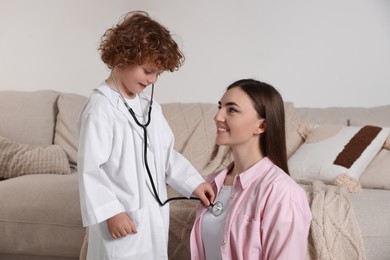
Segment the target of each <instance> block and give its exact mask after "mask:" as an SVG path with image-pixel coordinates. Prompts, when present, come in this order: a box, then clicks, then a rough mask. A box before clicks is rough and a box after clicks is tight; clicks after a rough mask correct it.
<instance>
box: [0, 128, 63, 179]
mask: <svg viewBox="0 0 390 260" xmlns="http://www.w3.org/2000/svg"><path fill="white" fill-rule="evenodd" d="M38 173H52V174H69V173H70V166H69V162H68V158H67V156H66V154H65V152H64V150H63V149H62V148H61V146H59V145H49V146H46V147H32V146H30V145H27V144H20V143H17V142H15V141H11V140H9V139H7V138H5V137H2V136H0V177H3V178H6V179H9V178H13V177H17V176H22V175H27V174H38Z"/></svg>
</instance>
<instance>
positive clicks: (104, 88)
mask: <svg viewBox="0 0 390 260" xmlns="http://www.w3.org/2000/svg"><path fill="white" fill-rule="evenodd" d="M96 90H97V91H99V92H100V93H102V94H103V95H104V96H105V97H106V98H107V99H108V101H109V102H110V103H111V104H112V106H113V107H115V108H117V109H118V110H119V111H120V112H122V114H123V115H124V116H125V117H126V118H127V119H128V120H129V122H130V123H131V125H132V126H133V129H135V130H136V132H137V133H138V134H139V135H140V137H142V138H143V134H144V133H143V129H142V128H141V127H140V126H139V125H137V123H136V122H135V121H134V118H133V117H132V116H131V115H130V112H129V110H127V108H126V106H125V104H124V103H123V101H122V99H121V96H120V94H119V92H118V91H116V90H115V89H113V88H111V87H110V86H108V85H107V83H106V82H103V83H102V84H101V85H100V86H99V87H98V88H97V89H96ZM139 98H140V100H141V106H142V110H143V111H146V113H147V112H148V110H149V108H148V107H149V98H148V95H146V94H144V93H140V94H139ZM145 120H147V114H146V119H145ZM152 126H153V119H152V120H151V122H150V125H149V126H148V128H149V127H152Z"/></svg>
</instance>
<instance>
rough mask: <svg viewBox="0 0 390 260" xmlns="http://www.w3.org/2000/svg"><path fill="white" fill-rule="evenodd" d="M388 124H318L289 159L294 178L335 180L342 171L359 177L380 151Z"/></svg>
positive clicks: (386, 133) (386, 135) (387, 130)
mask: <svg viewBox="0 0 390 260" xmlns="http://www.w3.org/2000/svg"><path fill="white" fill-rule="evenodd" d="M388 136H389V129H388V128H381V127H377V126H370V125H366V126H362V127H357V126H337V125H334V126H332V125H327V126H325V125H324V126H318V127H316V128H314V129H312V130H311V131H310V133H309V135H308V136H307V138H306V141H305V143H304V144H302V145H301V146H300V147H299V148H298V150H297V151H296V152H295V153H294V154H293V155H292V156H291V158H290V159H289V161H288V163H289V170H290V174H291V176H292V177H293V178H294V179H306V180H307V179H316V180H317V179H319V180H324V181H332V180H333V179H334V178H336V177H337V176H339V175H340V174H348V175H349V176H351V177H353V178H355V179H359V177H360V175H361V174H362V173H363V171H364V169H365V168H366V167H367V165H368V164H369V163H370V162H371V161H372V159H373V158H374V157H375V155H376V154H377V153H378V152H379V151H380V149H381V148H382V146H383V144H384V142H385V141H386V139H387V137H388Z"/></svg>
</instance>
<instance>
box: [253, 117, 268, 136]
mask: <svg viewBox="0 0 390 260" xmlns="http://www.w3.org/2000/svg"><path fill="white" fill-rule="evenodd" d="M265 129H266V124H265V120H264V119H262V120H261V121H260V122H259V126H258V127H257V129H256V132H255V133H256V134H262V133H264V132H265Z"/></svg>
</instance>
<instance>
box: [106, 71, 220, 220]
mask: <svg viewBox="0 0 390 260" xmlns="http://www.w3.org/2000/svg"><path fill="white" fill-rule="evenodd" d="M111 75H112V79H113V82H114V85H115V87H116V89H117V91H118V92H119V96H120V98H121V99H122V101H123V103H124V104H125V106H126V108H127V110H128V111H129V113H130V115H131V117H132V118H133V119H134V121H135V123H136V124H137V125H138V126H139V127H141V128H142V130H143V137H144V140H143V146H144V147H143V148H144V149H143V150H144V151H143V153H144V164H145V168H146V172H147V174H148V177H149V180H150V184H151V185H152V190H153V195H154V198H155V199H156V201H157V203H158V204H159V205H160V206H161V207H163V206H165V205H166V204H167V203H169V202H171V201H174V200H189V199H190V200H200V198H198V197H189V198H187V197H172V198H168V199H166V200H165V201H164V202H162V201H161V199H160V196H159V195H158V192H157V188H156V185H155V183H154V181H153V177H152V173H151V171H150V168H149V163H148V156H147V155H148V153H147V149H148V131H147V127H148V126H149V124H150V122H151V120H152V105H153V94H154V84H152V92H151V96H150V101H149V110H148V119H147V121H146V123H144V124H142V123H141V122H140V121H139V120H138V119H137V116H136V114H135V113H134V111H133V109H132V108H131V107H130V106H129V105H128V104H127V102H126V100H125V99H124V97H123V96H122V93H121V92H120V90H119V89H118V87H117V85H116V80H115V76H114V73H113V72H112V71H111ZM214 205H216V206H217V207H216V209H217V212H218V214H217V215H216V214H214ZM210 206H211V207H212V209H213V210H212V212H213V214H214V215H215V216H218V215H220V213H219V212H222V207H223V205H222V203H221V202H216V203H215V204H213V203H211V202H210Z"/></svg>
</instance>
